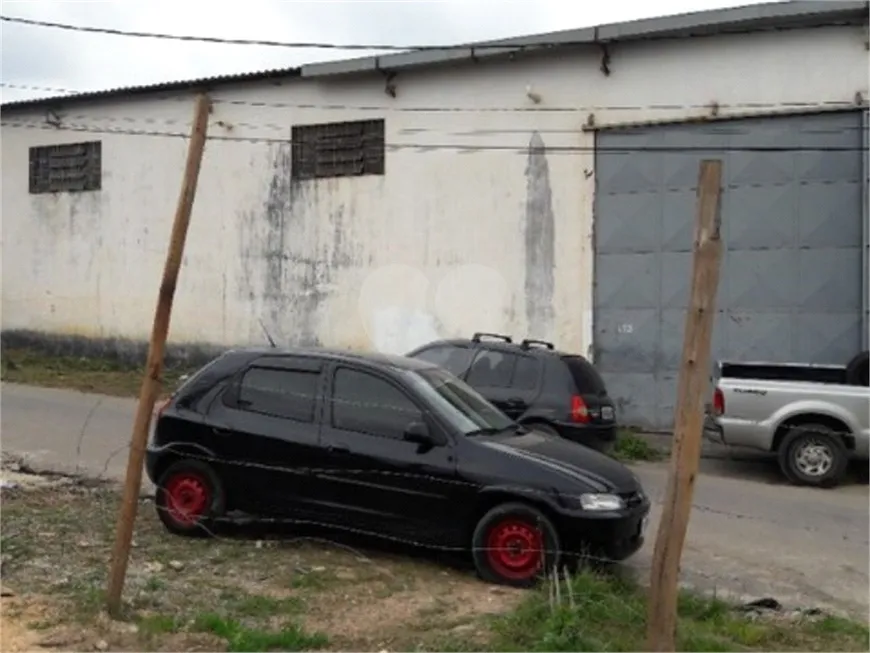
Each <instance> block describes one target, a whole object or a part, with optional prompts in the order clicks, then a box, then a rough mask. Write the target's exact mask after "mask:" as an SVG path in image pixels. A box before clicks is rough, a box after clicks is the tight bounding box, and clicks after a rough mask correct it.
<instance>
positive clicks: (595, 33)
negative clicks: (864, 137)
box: [0, 0, 870, 110]
mask: <svg viewBox="0 0 870 653" xmlns="http://www.w3.org/2000/svg"><path fill="white" fill-rule="evenodd" d="M868 12H870V1H868V0H803V1H799V0H792V1H789V2H774V3H766V4H756V5H749V6H744V7H736V8H732V9H717V10H713V11H699V12H693V13H687V14H679V15H675V16H665V17H662V18H651V19H644V20H633V21H627V22H621V23H612V24H609V25H600V26H598V27H589V28H583V29H576V30H564V31H560V32H550V33H546V34H537V35H534V36H523V37H517V38H511V39H503V40H497V41H484V42H479V43H472V44H468V45H467V46H465V47H459V48H450V49H446V48H445V49H443V50H413V51H408V52H399V53H396V54H387V55H381V56H369V57H357V58H354V59H344V60H339V61H329V62H324V63H315V64H308V65H303V66H301V67H298V68H278V69H273V70H263V71H257V72H250V73H242V74H234V75H218V76H215V77H203V78H200V79H191V80H184V81H172V82H165V83H159V84H148V85H144V86H125V87H118V88H112V89H105V90H102V91H91V92H87V93H76V94H73V95H61V96H52V97H45V98H37V99H28V100H16V101H12V102H4V103H3V104H2V105H0V108H2V109H4V110H6V109H18V108H31V107H37V106H44V105H52V104H58V103H61V102H62V103H64V104H69V103H71V102H80V101H86V100H92V99H98V98H108V97H123V96H125V95H140V94H154V93H160V92H171V91H183V90H187V89H191V90H193V89H212V88H214V87H215V86H222V85H226V84H235V83H239V82H253V81H263V80H270V79H274V80H284V79H292V78H296V77H304V78H311V77H325V76H338V75H355V74H364V73H372V72H377V71H396V70H406V69H413V68H423V67H429V66H436V65H442V66H443V65H449V64H451V63H457V62H460V61H469V60H474V61H478V60H481V59H487V58H494V57H501V58H504V57H507V56H517V55H519V54H529V53H533V52H542V51H548V52H549V51H552V50H553V49H557V48H567V47H578V46H584V45H585V46H588V45H600V44H605V43H614V42H618V41H642V40H659V39H673V38H691V37H696V36H710V35H715V34H727V33H751V32H758V31H768V30H783V29H798V28H812V27H823V26H827V25H861V24H867V21H868ZM542 43H546V44H547V45H546V46H542V45H530V44H542ZM502 46H503V47H502ZM479 48H484V49H479Z"/></svg>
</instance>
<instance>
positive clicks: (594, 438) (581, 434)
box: [555, 422, 617, 451]
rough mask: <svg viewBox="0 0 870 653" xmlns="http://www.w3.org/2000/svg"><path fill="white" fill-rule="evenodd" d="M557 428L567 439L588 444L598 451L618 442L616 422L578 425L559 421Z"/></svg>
mask: <svg viewBox="0 0 870 653" xmlns="http://www.w3.org/2000/svg"><path fill="white" fill-rule="evenodd" d="M555 427H556V430H557V431H559V435H561V436H562V437H563V438H565V439H566V440H571V442H577V443H578V444H583V445H586V446H587V447H591V448H592V449H596V450H598V451H605V450H607V449H609V448H610V447H611V446H612V445H613V443H614V442H616V432H617V427H616V424H615V423H613V424H601V425H599V424H594V425H585V426H578V425H576V424H568V423H564V422H562V423H559V424H556V425H555Z"/></svg>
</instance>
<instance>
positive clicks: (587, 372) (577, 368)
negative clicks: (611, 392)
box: [562, 356, 607, 396]
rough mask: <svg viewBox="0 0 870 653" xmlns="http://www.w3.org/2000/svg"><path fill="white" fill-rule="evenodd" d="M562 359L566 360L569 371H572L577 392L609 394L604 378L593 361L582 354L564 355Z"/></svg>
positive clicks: (583, 393)
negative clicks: (593, 364)
mask: <svg viewBox="0 0 870 653" xmlns="http://www.w3.org/2000/svg"><path fill="white" fill-rule="evenodd" d="M562 360H563V361H565V364H566V365H567V366H568V371H569V372H571V377H572V378H573V379H574V383H575V384H576V386H577V392H579V393H580V394H581V395H599V396H604V395H606V394H607V389H606V387H605V386H604V379H602V378H601V375H600V374H599V373H598V370H596V369H595V368H594V367H593V366H592V363H590V362H589V361H588V360H586V359H585V358H583V357H582V356H563V357H562Z"/></svg>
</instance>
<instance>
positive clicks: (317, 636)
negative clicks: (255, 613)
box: [193, 613, 329, 651]
mask: <svg viewBox="0 0 870 653" xmlns="http://www.w3.org/2000/svg"><path fill="white" fill-rule="evenodd" d="M193 627H194V629H196V630H200V631H203V632H208V633H212V634H214V635H217V636H218V637H221V638H222V639H225V640H226V641H227V650H228V651H311V650H318V649H322V648H325V647H326V646H327V645H328V644H329V638H328V637H327V636H326V635H324V634H322V633H307V632H305V631H304V630H303V629H302V628H300V627H299V626H296V625H291V626H285V627H284V628H283V629H282V630H279V631H267V630H258V629H252V628H245V627H244V626H242V625H241V624H240V623H239V622H238V621H235V620H232V619H224V618H223V617H220V616H219V615H216V614H213V613H208V614H203V615H200V616H199V617H197V618H196V620H195V621H194V624H193Z"/></svg>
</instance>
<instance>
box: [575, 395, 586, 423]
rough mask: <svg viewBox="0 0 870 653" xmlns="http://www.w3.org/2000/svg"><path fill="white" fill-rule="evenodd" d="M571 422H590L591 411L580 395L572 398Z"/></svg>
mask: <svg viewBox="0 0 870 653" xmlns="http://www.w3.org/2000/svg"><path fill="white" fill-rule="evenodd" d="M571 421H572V422H579V423H581V424H585V423H587V422H588V421H589V409H588V408H587V407H586V402H585V401H583V397H581V396H580V395H574V396H573V397H571Z"/></svg>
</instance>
